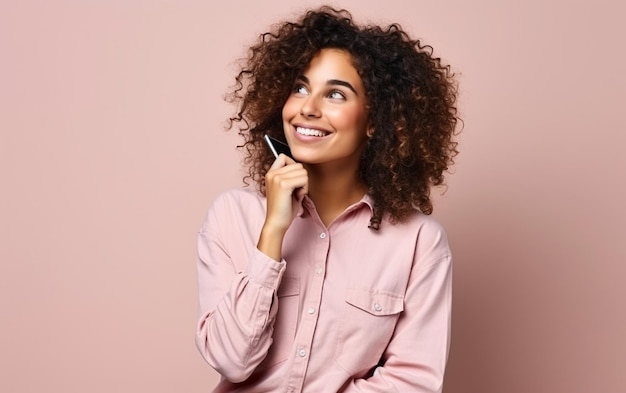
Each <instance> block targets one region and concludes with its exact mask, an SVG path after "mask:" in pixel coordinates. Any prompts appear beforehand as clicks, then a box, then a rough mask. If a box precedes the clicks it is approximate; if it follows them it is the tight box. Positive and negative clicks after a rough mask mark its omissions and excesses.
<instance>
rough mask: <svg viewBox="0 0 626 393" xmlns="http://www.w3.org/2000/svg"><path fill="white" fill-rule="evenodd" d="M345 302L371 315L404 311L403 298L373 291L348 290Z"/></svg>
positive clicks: (394, 294)
mask: <svg viewBox="0 0 626 393" xmlns="http://www.w3.org/2000/svg"><path fill="white" fill-rule="evenodd" d="M346 302H347V303H349V304H351V305H353V306H354V307H357V308H360V309H361V310H363V311H365V312H368V313H370V314H372V315H392V314H397V313H400V312H402V311H403V310H404V296H402V295H400V294H396V293H391V292H384V291H377V290H374V289H372V290H369V289H359V288H352V289H348V292H347V295H346Z"/></svg>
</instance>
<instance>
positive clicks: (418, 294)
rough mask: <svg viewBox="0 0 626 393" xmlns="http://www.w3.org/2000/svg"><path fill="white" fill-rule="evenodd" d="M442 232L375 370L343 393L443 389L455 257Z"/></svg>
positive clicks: (416, 274) (414, 278)
mask: <svg viewBox="0 0 626 393" xmlns="http://www.w3.org/2000/svg"><path fill="white" fill-rule="evenodd" d="M447 250H448V248H447V241H446V240H445V235H443V234H442V233H440V234H439V236H437V237H436V243H435V245H434V246H433V247H432V248H431V249H429V250H428V252H427V254H430V255H428V258H427V259H428V263H426V264H424V265H422V266H416V268H415V269H414V270H413V271H412V273H411V277H410V280H409V285H408V288H407V291H406V294H405V305H404V311H403V313H402V315H401V316H400V318H399V320H398V323H397V326H396V330H395V332H394V335H393V337H392V339H391V341H390V343H389V344H388V346H387V349H386V350H385V352H384V354H383V358H382V360H381V366H379V367H377V368H376V370H375V371H374V374H373V375H372V376H371V377H369V378H367V379H353V380H351V381H350V382H349V383H348V384H347V386H345V388H344V389H343V390H341V392H342V393H356V392H361V393H367V392H382V391H385V392H400V393H402V392H415V393H440V392H441V391H442V388H443V376H444V371H445V366H446V361H447V357H448V352H449V344H450V319H451V298H452V259H451V256H450V254H449V251H447Z"/></svg>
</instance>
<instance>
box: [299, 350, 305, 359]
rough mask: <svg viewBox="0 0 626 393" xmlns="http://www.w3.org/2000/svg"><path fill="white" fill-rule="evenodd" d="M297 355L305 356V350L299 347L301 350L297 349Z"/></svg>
mask: <svg viewBox="0 0 626 393" xmlns="http://www.w3.org/2000/svg"><path fill="white" fill-rule="evenodd" d="M298 355H299V356H300V357H301V358H303V357H305V356H306V351H305V350H304V349H301V350H299V351H298Z"/></svg>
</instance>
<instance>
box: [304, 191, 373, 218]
mask: <svg viewBox="0 0 626 393" xmlns="http://www.w3.org/2000/svg"><path fill="white" fill-rule="evenodd" d="M298 203H299V204H300V206H299V207H298V213H297V216H298V217H303V216H304V215H305V214H311V213H310V212H312V211H315V210H316V209H315V204H314V203H313V201H312V200H311V198H309V196H308V195H305V196H304V198H302V199H301V200H300V201H298ZM363 205H366V206H368V207H369V208H370V211H371V212H372V214H374V200H373V199H372V197H371V196H370V195H369V194H365V195H363V198H361V199H360V200H359V201H358V202H356V203H354V204H352V205H350V206H348V207H347V208H346V210H345V211H346V212H349V211H353V210H356V209H359V208H360V207H361V206H363Z"/></svg>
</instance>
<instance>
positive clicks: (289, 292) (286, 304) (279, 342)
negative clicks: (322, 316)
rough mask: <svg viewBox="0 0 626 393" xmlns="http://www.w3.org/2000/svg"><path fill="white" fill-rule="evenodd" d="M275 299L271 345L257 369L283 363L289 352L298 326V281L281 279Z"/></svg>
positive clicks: (287, 278)
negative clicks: (276, 309)
mask: <svg viewBox="0 0 626 393" xmlns="http://www.w3.org/2000/svg"><path fill="white" fill-rule="evenodd" d="M276 297H277V298H278V314H277V315H276V320H275V321H274V333H272V339H273V340H272V345H271V346H270V349H269V352H268V354H267V356H266V357H265V359H264V360H263V362H262V363H261V364H260V365H259V368H267V367H271V366H273V365H275V364H277V363H280V362H283V361H285V360H286V359H287V357H288V356H289V354H290V352H291V347H292V346H293V340H294V338H295V336H296V329H297V324H298V308H299V303H300V300H299V298H300V279H299V278H298V277H287V276H285V277H283V279H282V281H281V283H280V286H279V287H278V291H277V293H276Z"/></svg>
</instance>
